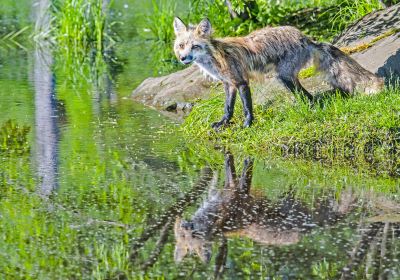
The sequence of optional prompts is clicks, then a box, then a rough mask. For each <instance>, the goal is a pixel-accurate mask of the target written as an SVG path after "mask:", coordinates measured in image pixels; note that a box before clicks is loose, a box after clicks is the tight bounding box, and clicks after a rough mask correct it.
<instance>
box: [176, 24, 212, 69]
mask: <svg viewBox="0 0 400 280" xmlns="http://www.w3.org/2000/svg"><path fill="white" fill-rule="evenodd" d="M174 31H175V36H176V38H175V44H174V51H175V55H176V57H177V58H178V59H179V61H180V62H182V63H183V64H189V63H191V62H193V61H196V60H197V59H200V58H201V57H203V56H206V55H207V45H208V41H209V39H210V37H211V34H212V28H211V23H210V21H209V20H208V19H203V20H202V21H201V22H200V23H199V24H198V25H197V26H192V25H189V26H186V25H185V23H183V21H182V20H181V19H180V18H178V17H176V18H175V20H174Z"/></svg>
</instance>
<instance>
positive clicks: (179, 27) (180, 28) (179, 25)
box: [174, 17, 187, 35]
mask: <svg viewBox="0 0 400 280" xmlns="http://www.w3.org/2000/svg"><path fill="white" fill-rule="evenodd" d="M186 30H187V28H186V25H185V23H184V22H183V21H182V20H181V19H180V18H178V17H175V19H174V31H175V35H177V34H179V33H182V32H184V31H186Z"/></svg>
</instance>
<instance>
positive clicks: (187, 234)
mask: <svg viewBox="0 0 400 280" xmlns="http://www.w3.org/2000/svg"><path fill="white" fill-rule="evenodd" d="M174 232H175V240H176V245H175V256H174V258H175V262H181V261H182V260H183V258H184V257H185V256H186V255H187V254H188V253H193V252H195V253H196V254H197V255H198V256H199V257H200V259H201V260H202V261H203V262H204V263H208V262H209V261H210V260H211V251H212V243H211V242H210V241H207V240H205V239H204V234H202V233H200V232H197V230H196V226H195V224H194V223H193V222H187V221H183V220H181V219H180V218H178V219H176V221H175V227H174Z"/></svg>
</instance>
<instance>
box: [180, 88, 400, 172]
mask: <svg viewBox="0 0 400 280" xmlns="http://www.w3.org/2000/svg"><path fill="white" fill-rule="evenodd" d="M287 95H289V94H287ZM287 97H288V96H286V95H284V96H277V97H276V98H275V99H273V100H272V101H271V102H270V103H269V104H267V105H264V106H256V107H255V118H256V122H255V123H254V125H253V126H252V127H251V128H249V129H243V128H242V123H243V116H242V112H241V106H240V104H238V105H239V106H237V108H236V112H235V116H234V118H233V121H232V124H231V125H230V126H229V127H227V128H225V129H224V130H222V131H221V132H218V133H216V132H214V131H213V130H212V129H211V127H210V124H211V123H212V122H214V121H217V120H219V119H220V118H221V117H222V114H223V106H224V100H223V99H224V98H223V95H222V94H220V95H215V96H214V97H213V98H211V99H209V100H205V101H202V102H200V103H199V104H198V105H197V106H195V108H194V110H193V111H192V113H191V114H190V115H189V116H188V118H187V119H186V120H185V123H184V124H183V127H182V129H183V131H184V133H185V135H186V137H187V139H188V140H189V141H192V142H197V143H198V142H201V141H208V140H211V141H212V142H214V143H217V144H218V145H222V146H225V145H228V146H229V145H232V146H237V147H240V148H241V149H244V150H246V151H247V152H249V153H251V154H259V153H264V154H274V155H278V156H292V157H300V158H307V159H316V160H323V161H330V162H333V161H349V162H357V163H368V164H373V165H375V167H379V168H378V169H380V170H384V172H389V173H393V175H397V174H398V170H397V167H396V166H397V161H398V159H396V157H397V154H398V152H399V148H400V142H399V140H400V109H399V106H398V104H399V103H400V89H399V88H391V89H386V90H385V91H383V92H382V93H380V94H378V95H375V96H360V95H359V96H355V97H351V98H344V97H342V96H330V97H327V98H325V99H323V100H321V102H320V103H319V104H318V105H315V106H314V107H312V108H310V106H309V105H308V104H305V103H303V102H302V101H300V100H297V101H296V102H294V103H293V102H291V101H290V99H288V98H287ZM238 103H240V102H238Z"/></svg>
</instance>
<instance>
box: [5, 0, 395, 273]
mask: <svg viewBox="0 0 400 280" xmlns="http://www.w3.org/2000/svg"><path fill="white" fill-rule="evenodd" d="M142 2H143V3H142ZM142 2H140V3H139V2H138V3H136V4H137V5H134V4H131V3H129V5H127V6H125V5H124V3H120V4H119V6H120V7H119V6H118V7H119V8H117V9H116V11H115V12H116V13H117V15H118V13H121V14H120V15H119V16H120V17H121V20H124V21H126V22H129V21H131V22H135V16H132V17H129V16H128V14H130V15H132V14H133V15H135V11H137V10H145V9H150V6H146V5H147V4H146V3H147V2H144V1H142ZM141 5H143V7H142V6H141ZM27 7H28V8H29V5H27ZM146 7H147V8H146ZM143 28H145V23H141V24H139V26H130V25H129V24H126V25H125V27H124V30H122V31H121V32H122V33H121V34H125V35H123V36H125V40H123V41H121V42H119V43H117V45H116V46H115V48H114V50H113V53H114V54H115V56H116V57H117V58H118V60H120V61H122V62H123V63H122V65H121V66H120V67H119V68H118V67H114V68H112V67H111V66H109V69H114V72H113V73H112V74H107V75H99V76H98V77H97V79H95V80H93V79H85V78H83V77H82V76H79V77H78V78H76V79H71V72H69V71H66V70H65V68H63V67H60V65H61V66H62V64H63V61H62V60H60V57H57V56H56V55H55V54H54V53H55V52H54V50H53V49H52V48H50V47H48V46H46V45H35V44H28V45H27V46H25V47H24V48H21V47H19V46H17V45H14V46H12V47H10V46H9V45H8V44H7V45H5V44H4V42H2V41H0V45H1V48H0V278H1V279H214V278H216V279H218V278H221V279H400V204H399V200H400V197H399V181H398V179H396V178H390V177H374V176H371V175H369V174H365V173H357V172H356V171H354V170H352V169H351V168H347V167H342V166H334V167H329V168H328V167H324V166H323V165H320V164H318V163H312V162H307V161H294V160H293V161H286V160H283V159H269V158H259V157H255V156H254V155H252V156H250V155H247V154H246V153H245V152H243V151H240V149H232V150H230V149H228V148H225V149H221V148H218V149H215V148H214V147H213V145H210V146H209V147H202V146H196V145H193V144H189V143H187V142H186V141H185V138H184V137H183V135H182V133H181V132H180V130H179V123H178V122H176V121H174V120H172V119H170V118H168V117H166V116H164V115H163V114H161V113H160V112H157V111H155V110H152V109H150V108H146V107H144V106H142V105H140V104H137V103H134V102H133V101H132V100H130V99H129V98H127V96H129V94H130V92H131V91H132V90H133V89H134V87H135V86H137V84H138V83H140V81H142V80H143V79H144V78H145V77H148V76H151V75H154V73H157V71H154V69H153V68H152V66H151V64H149V60H150V59H151V57H149V48H150V42H149V41H148V40H146V39H143V38H142V37H140V36H138V35H135V34H137V32H138V30H139V31H140V30H141V31H140V32H145V31H143ZM121 36H122V35H121ZM115 69H116V70H115Z"/></svg>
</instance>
